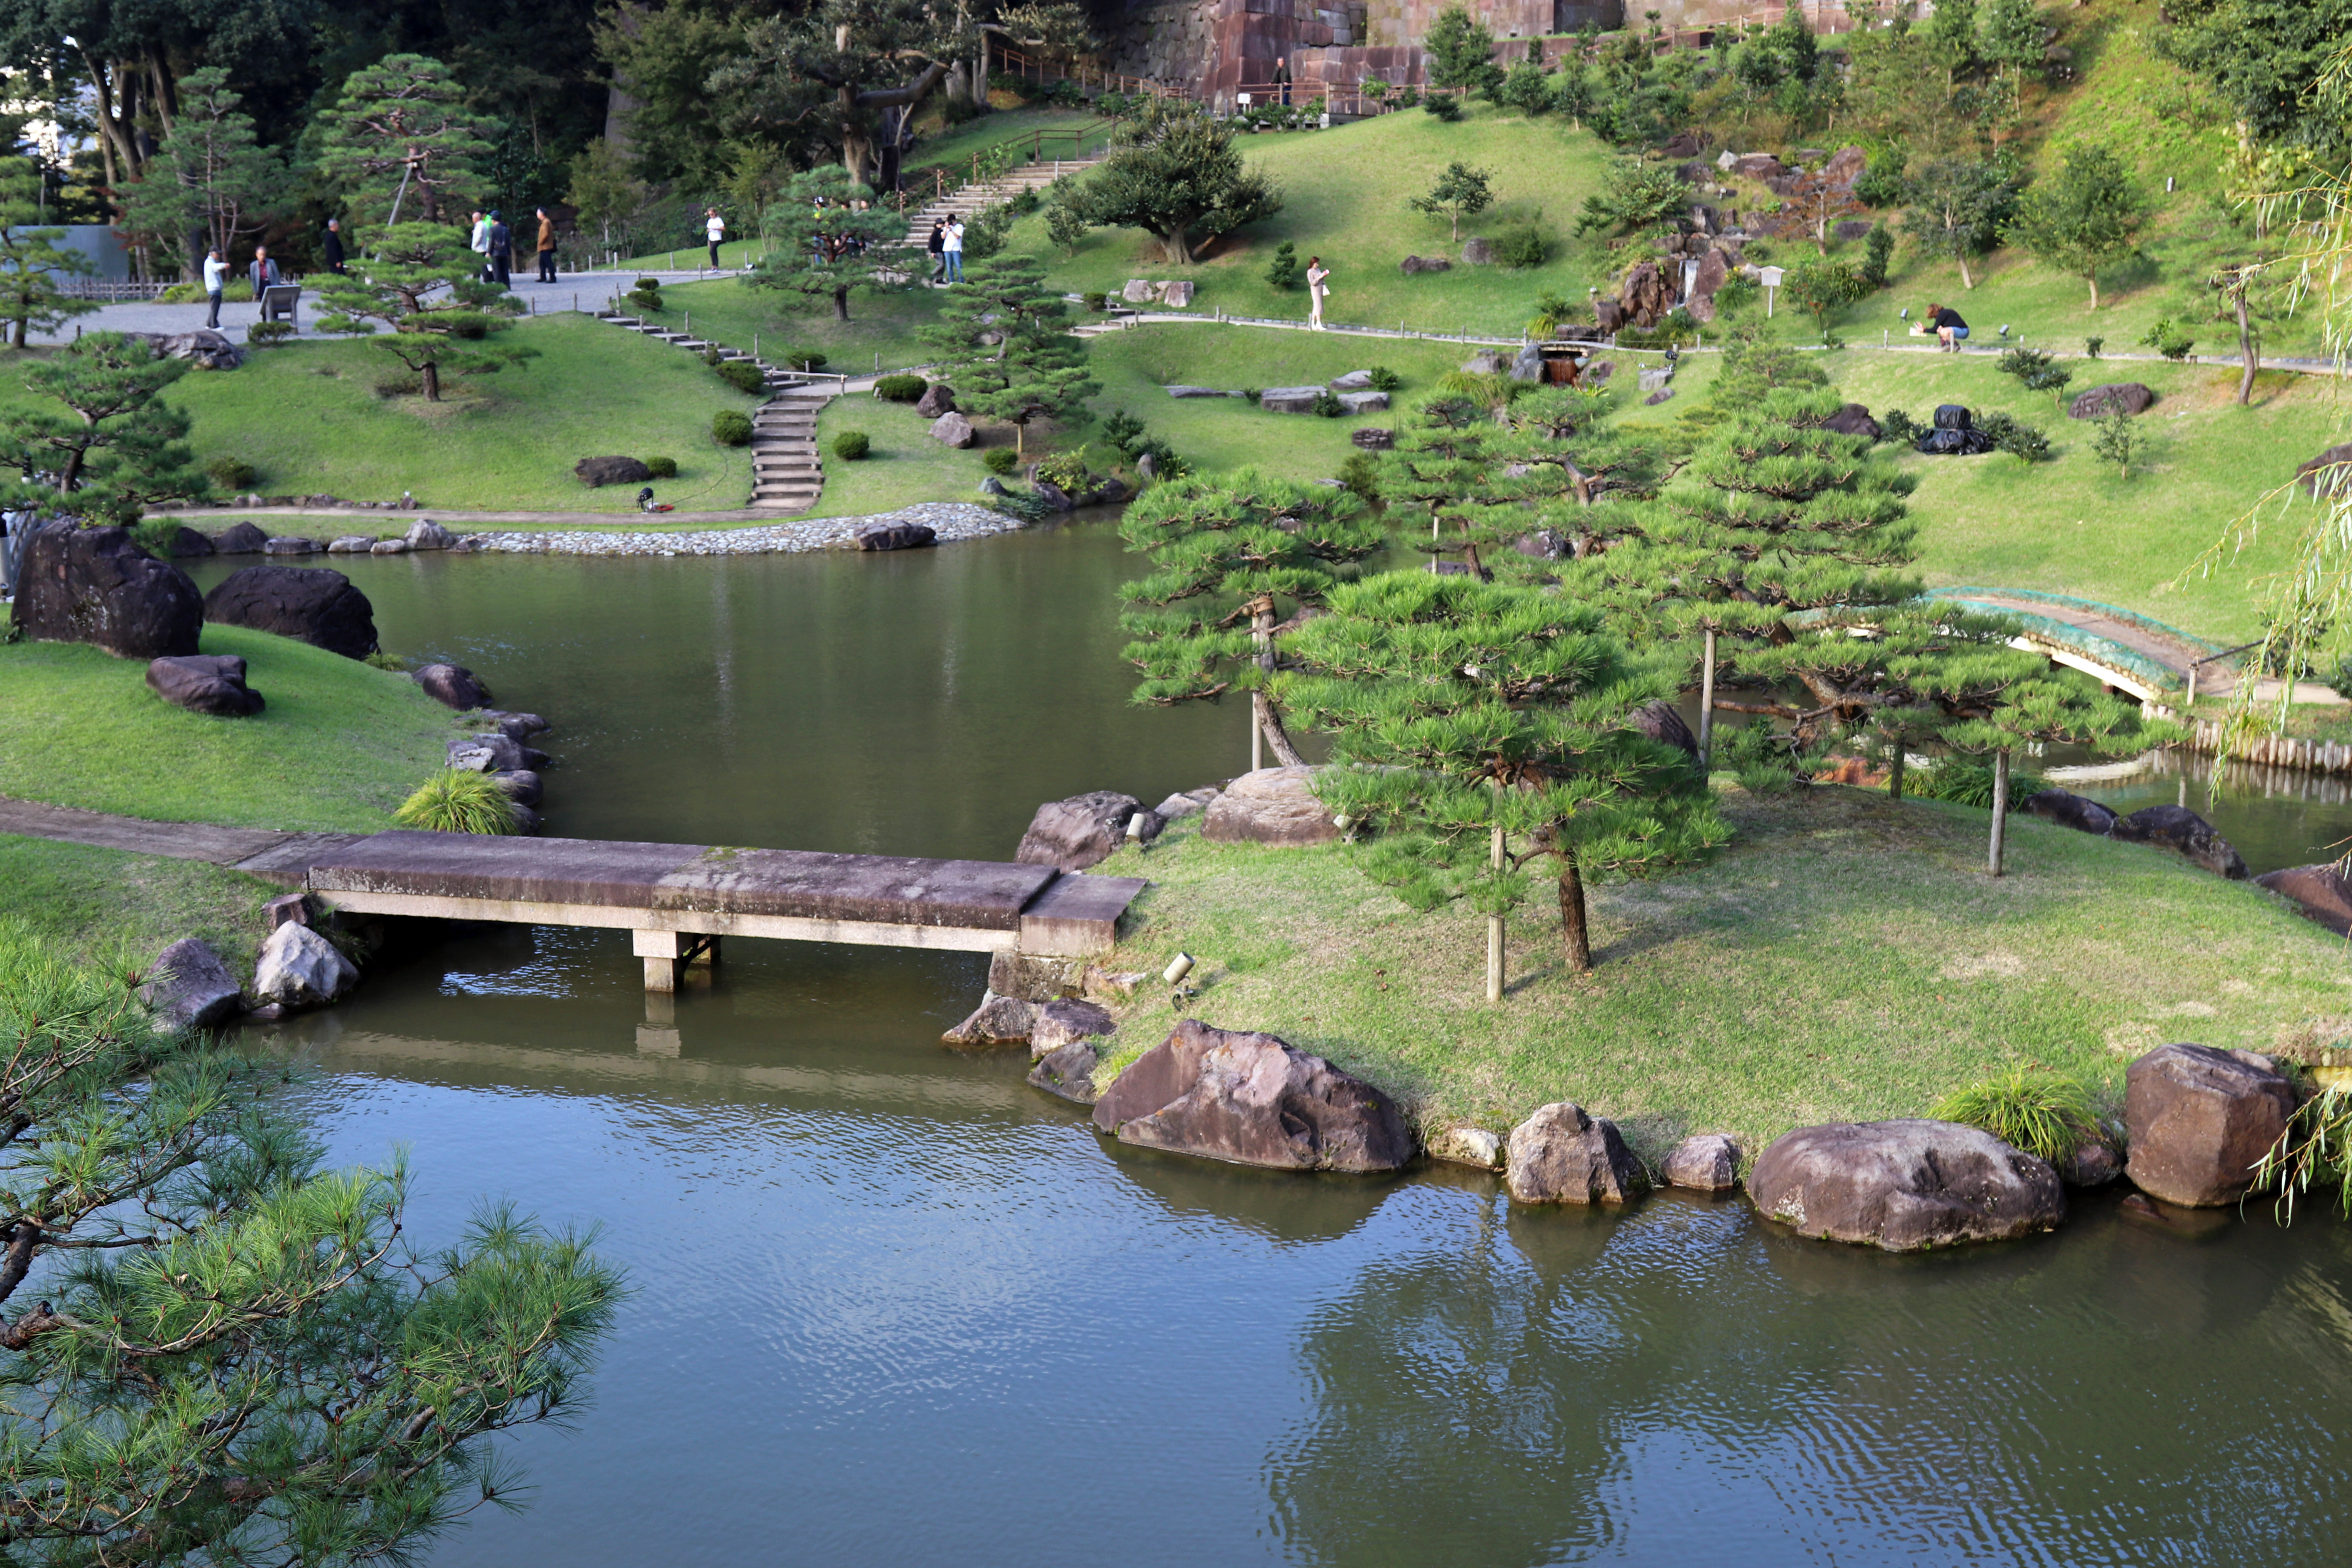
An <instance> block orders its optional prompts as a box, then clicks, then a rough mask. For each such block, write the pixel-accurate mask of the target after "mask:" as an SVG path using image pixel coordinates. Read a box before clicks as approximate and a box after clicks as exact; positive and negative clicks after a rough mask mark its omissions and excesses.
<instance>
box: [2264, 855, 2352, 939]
mask: <svg viewBox="0 0 2352 1568" xmlns="http://www.w3.org/2000/svg"><path fill="white" fill-rule="evenodd" d="M2254 885H2255V886H2256V887H2258V888H2268V889H2270V890H2271V891H2272V892H2273V893H2276V894H2278V895H2279V897H2281V898H2283V899H2291V900H2294V904H2295V906H2296V908H2298V909H2300V910H2302V911H2303V913H2304V914H2305V916H2306V917H2308V918H2309V919H2312V920H2315V921H2318V922H2319V923H2320V924H2321V925H2324V926H2326V928H2327V929H2328V930H2329V931H2334V932H2335V933H2336V935H2338V936H2352V883H2347V882H2346V881H2345V879H2344V874H2343V873H2342V872H2340V871H2338V870H2336V868H2335V867H2334V866H2288V867H2285V868H2282V869H2280V870H2276V871H2265V872H2263V874H2262V875H2261V876H2259V877H2257V878H2255V879H2254Z"/></svg>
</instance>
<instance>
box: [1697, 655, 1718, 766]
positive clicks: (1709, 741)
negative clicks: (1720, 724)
mask: <svg viewBox="0 0 2352 1568" xmlns="http://www.w3.org/2000/svg"><path fill="white" fill-rule="evenodd" d="M1698 765H1699V767H1700V769H1701V771H1703V772H1704V771H1712V770H1713V768H1714V766H1715V628H1714V627H1713V626H1709V627H1707V628H1706V662H1705V663H1704V664H1702V665H1701V666H1700V667H1699V672H1698Z"/></svg>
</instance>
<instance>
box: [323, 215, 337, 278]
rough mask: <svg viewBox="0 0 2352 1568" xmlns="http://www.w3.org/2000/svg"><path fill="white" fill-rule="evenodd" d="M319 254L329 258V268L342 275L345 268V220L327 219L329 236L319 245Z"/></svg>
mask: <svg viewBox="0 0 2352 1568" xmlns="http://www.w3.org/2000/svg"><path fill="white" fill-rule="evenodd" d="M319 254H320V255H321V256H323V257H325V258H327V270H328V271H330V272H332V273H336V274H338V275H341V273H342V270H343V220H342V219H341V218H339V217H331V218H329V219H328V220H327V237H326V239H325V241H324V242H323V243H322V244H320V247H319Z"/></svg>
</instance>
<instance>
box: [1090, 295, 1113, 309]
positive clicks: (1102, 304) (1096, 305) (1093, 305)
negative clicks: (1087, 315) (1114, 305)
mask: <svg viewBox="0 0 2352 1568" xmlns="http://www.w3.org/2000/svg"><path fill="white" fill-rule="evenodd" d="M1085 303H1086V307H1087V310H1102V309H1104V308H1106V307H1107V306H1108V305H1109V303H1110V296H1109V295H1108V294H1104V293H1098V292H1093V293H1088V294H1087V295H1086V296H1085Z"/></svg>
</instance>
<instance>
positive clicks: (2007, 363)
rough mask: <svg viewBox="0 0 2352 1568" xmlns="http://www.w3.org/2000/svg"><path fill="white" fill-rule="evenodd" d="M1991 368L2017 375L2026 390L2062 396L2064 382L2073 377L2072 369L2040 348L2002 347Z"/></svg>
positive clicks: (2005, 373) (2071, 379)
mask: <svg viewBox="0 0 2352 1568" xmlns="http://www.w3.org/2000/svg"><path fill="white" fill-rule="evenodd" d="M1993 368H1994V369H1995V370H1998V371H2000V373H2001V374H2003V375H2013V376H2015V377H2017V379H2018V381H2019V382H2020V383H2021V384H2023V385H2024V387H2025V389H2026V390H2027V391H2028V392H2047V393H2052V394H2054V395H2059V396H2062V397H2063V395H2065V391H2066V384H2067V383H2068V382H2070V381H2073V380H2074V372H2073V371H2071V370H2068V369H2067V368H2066V367H2065V366H2064V365H2063V364H2060V363H2058V362H2057V360H2055V359H2054V358H2053V357H2052V356H2051V355H2049V354H2046V353H2042V351H2041V350H2040V349H2029V348H2012V349H2004V350H2002V351H2001V356H2000V359H1999V360H1997V361H1995V362H1994V364H1993Z"/></svg>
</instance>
